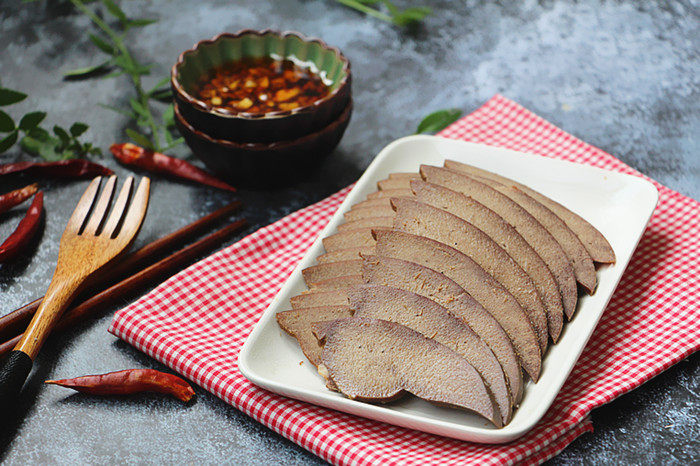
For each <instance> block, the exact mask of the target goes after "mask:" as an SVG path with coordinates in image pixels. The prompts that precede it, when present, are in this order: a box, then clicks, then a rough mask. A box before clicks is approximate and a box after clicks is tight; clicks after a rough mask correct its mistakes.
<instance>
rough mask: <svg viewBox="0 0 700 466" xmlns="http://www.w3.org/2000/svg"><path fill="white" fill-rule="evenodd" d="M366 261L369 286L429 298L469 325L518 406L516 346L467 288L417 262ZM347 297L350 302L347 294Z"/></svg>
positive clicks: (368, 258) (519, 383) (519, 381)
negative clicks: (490, 353)
mask: <svg viewBox="0 0 700 466" xmlns="http://www.w3.org/2000/svg"><path fill="white" fill-rule="evenodd" d="M362 259H363V264H362V278H363V280H364V281H365V282H366V283H367V284H369V285H385V286H390V287H393V288H399V289H401V290H406V291H410V292H412V293H416V294H419V295H421V296H425V297H426V298H429V299H431V300H433V301H435V302H436V303H438V304H439V305H440V306H442V307H444V308H445V309H447V310H448V311H449V312H450V314H452V315H454V316H455V317H458V318H460V319H462V320H463V321H464V322H466V324H467V325H469V327H470V328H471V329H472V330H473V331H474V333H476V334H477V335H478V336H479V338H481V339H482V340H483V341H484V342H485V343H486V344H487V345H488V346H489V348H491V351H493V353H494V354H495V355H496V358H497V359H498V362H499V363H500V365H501V367H502V368H503V372H504V373H505V375H506V381H507V383H508V385H509V389H510V392H511V395H512V397H511V399H512V400H513V401H514V403H515V404H517V403H519V402H520V400H521V399H522V395H523V380H522V371H521V369H520V363H519V362H518V357H517V355H516V354H515V349H514V348H513V343H512V342H511V341H510V338H508V334H507V333H506V332H505V330H503V327H501V324H499V323H498V321H497V320H496V319H494V317H493V316H492V315H491V314H489V312H488V311H487V310H486V309H484V307H483V306H482V305H481V304H479V303H478V302H477V301H476V300H475V299H474V298H472V297H471V296H470V295H469V294H468V293H467V292H466V291H465V290H464V288H462V287H461V286H459V285H458V284H457V283H456V282H454V281H453V280H451V279H450V278H448V277H447V276H445V275H443V274H442V273H440V272H437V271H435V270H433V269H430V268H428V267H424V266H422V265H419V264H416V263H414V262H408V261H404V260H401V259H395V258H391V257H384V256H374V255H366V256H363V258H362ZM345 298H346V300H347V293H346V294H345ZM345 302H347V301H344V302H341V304H345ZM328 304H331V303H330V302H329V303H328ZM333 304H335V303H333Z"/></svg>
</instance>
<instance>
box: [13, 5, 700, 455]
mask: <svg viewBox="0 0 700 466" xmlns="http://www.w3.org/2000/svg"><path fill="white" fill-rule="evenodd" d="M122 3H124V6H125V8H126V9H127V10H128V12H130V13H132V14H133V15H139V14H140V15H142V16H146V17H154V18H158V19H159V20H160V21H159V23H157V24H155V25H152V26H149V27H147V28H144V29H142V30H139V31H135V32H134V34H133V35H132V36H131V41H130V44H131V45H132V47H133V48H134V50H135V52H136V53H137V55H138V56H139V57H141V58H143V59H146V60H149V61H153V62H156V63H158V66H157V67H156V69H155V70H154V78H153V81H154V82H155V80H157V79H159V78H160V77H161V76H164V75H165V74H166V73H167V72H168V69H169V67H170V66H171V64H172V63H173V62H174V60H175V58H176V57H177V55H178V54H179V52H181V51H182V50H184V49H186V48H189V47H190V46H191V45H192V44H193V43H195V42H196V41H198V40H200V39H204V38H210V37H212V36H214V35H215V34H217V33H219V32H222V31H236V30H238V29H241V28H266V27H271V28H278V29H293V30H298V31H301V32H304V33H305V34H308V35H313V36H319V37H321V38H323V39H325V40H326V41H327V42H329V43H331V44H333V45H336V46H338V47H340V48H341V49H342V50H343V51H344V52H345V54H346V55H347V56H348V57H349V58H350V60H351V61H352V66H353V76H354V83H353V84H354V97H355V113H354V116H353V120H352V122H351V124H350V127H349V129H348V132H347V133H346V136H345V138H344V139H343V141H342V143H341V145H340V147H339V148H338V149H337V150H336V152H335V153H334V154H333V155H332V156H331V157H330V158H329V159H328V160H327V162H326V163H324V164H323V166H322V167H321V168H320V169H319V171H318V172H317V173H314V174H312V175H311V177H310V179H308V180H300V181H299V182H298V183H296V184H294V185H293V186H292V187H291V188H287V189H284V190H278V191H265V192H251V191H246V192H241V193H240V195H239V197H240V198H241V199H243V200H244V202H245V205H246V208H245V211H244V213H243V214H242V215H245V216H246V217H248V219H250V221H251V223H252V225H251V228H250V230H249V231H253V230H254V229H256V228H258V227H260V226H263V225H266V224H268V223H270V222H272V221H274V220H276V219H278V218H280V217H282V216H283V215H285V214H287V213H290V212H292V211H294V210H296V209H298V208H300V207H303V206H305V205H308V204H310V203H312V202H315V201H317V200H319V199H321V198H323V197H325V196H327V195H328V194H330V193H332V192H334V191H336V190H337V189H339V188H341V187H343V186H345V185H347V184H348V183H350V182H352V181H354V180H355V179H356V178H357V177H358V176H359V175H360V173H361V172H362V170H363V169H364V168H365V167H366V166H367V165H368V164H369V162H370V161H371V159H372V157H373V156H374V154H376V153H377V152H378V151H379V150H380V149H381V148H382V147H383V146H384V145H385V144H387V143H388V142H390V141H391V140H393V139H395V138H397V137H400V136H403V135H406V134H408V133H410V132H411V131H412V130H413V128H415V125H416V124H417V122H418V121H419V120H420V118H421V117H422V116H423V115H425V114H427V113H428V112H430V111H432V110H435V109H438V108H444V107H459V108H462V109H464V111H465V112H468V111H470V110H473V109H475V108H476V107H478V106H479V105H480V104H481V103H483V102H484V101H485V100H487V99H488V98H489V97H491V96H492V95H493V94H494V93H496V92H500V93H502V94H504V95H506V96H507V97H510V98H512V99H515V100H516V101H518V102H520V103H521V104H523V105H525V106H526V107H527V108H529V109H531V110H533V111H535V112H536V113H538V114H539V115H541V116H543V117H545V118H547V119H548V120H550V121H552V122H554V123H555V124H557V125H559V126H560V127H562V128H564V129H565V130H567V131H569V132H571V133H573V134H575V135H576V136H578V137H580V138H582V139H583V140H585V141H587V142H589V143H592V144H594V145H596V146H598V147H600V148H602V149H604V150H606V151H608V152H610V153H612V154H614V155H616V156H618V157H620V158H621V159H622V160H624V161H625V162H627V163H629V164H631V165H632V166H634V167H635V168H637V169H639V170H641V171H642V172H644V173H646V174H647V175H649V176H651V177H653V178H655V179H657V180H659V181H661V182H662V183H664V184H666V185H669V186H671V187H672V188H674V189H676V190H678V191H680V192H681V193H683V194H686V195H689V196H691V197H694V198H696V199H697V198H700V182H699V181H700V154H699V151H698V142H697V135H698V134H699V133H700V124H699V119H698V115H699V114H700V112H699V110H700V109H699V104H698V102H700V99H699V92H698V91H699V86H698V75H697V70H698V61H699V60H698V45H699V44H698V42H699V41H698V37H700V34H699V32H700V31H699V27H698V24H699V22H698V16H699V14H698V6H697V2H693V1H684V2H680V1H679V2H658V3H659V4H658V5H657V4H655V3H648V2H636V1H615V2H613V1H606V2H592V1H580V2H569V1H560V2H554V1H540V2H534V1H526V2H474V1H467V2H446V1H442V2H426V3H430V4H431V6H432V7H433V8H434V10H435V14H434V15H433V16H431V17H430V18H428V20H427V21H426V22H425V26H424V27H422V28H420V29H419V30H417V31H414V32H411V33H407V32H405V31H401V30H399V29H397V28H394V27H392V26H390V25H386V24H383V23H381V22H379V21H376V20H371V19H367V18H364V17H363V16H362V15H360V14H357V13H355V12H353V11H351V10H348V9H346V8H344V7H342V6H340V5H336V4H335V3H334V2H332V1H331V0H323V1H322V0H313V1H294V0H285V1H272V2H261V1H253V0H247V1H238V2H229V1H223V0H222V1H216V2H206V3H205V2H188V1H184V0H177V1H176V0H173V1H163V0H159V1H155V0H154V1H151V2H145V1H138V2H136V1H134V2H122ZM667 3H668V4H667ZM49 4H50V5H49ZM90 28H91V27H90V25H89V24H88V21H87V20H86V18H84V17H82V16H80V15H77V14H75V13H74V12H73V10H72V9H71V8H70V7H68V6H66V5H65V4H64V2H57V1H51V2H49V1H46V2H37V3H33V4H28V5H26V4H21V3H20V2H19V1H18V0H3V1H2V2H0V79H2V83H3V84H4V85H6V86H8V87H12V88H17V89H21V90H24V91H26V92H28V93H29V94H30V98H29V99H27V100H26V101H25V102H23V103H22V104H20V105H17V106H16V107H13V108H12V112H13V113H14V114H15V115H16V114H19V113H20V112H21V111H22V110H26V109H29V108H42V109H45V110H47V111H49V119H48V120H47V122H49V123H51V124H53V123H61V124H64V125H68V124H70V123H71V122H72V121H74V120H76V119H80V120H84V121H86V122H88V123H90V125H91V129H90V131H89V133H88V137H89V138H90V139H91V140H94V141H97V142H98V143H99V145H100V146H101V147H103V148H106V147H107V146H108V145H109V144H110V143H112V142H114V141H118V140H121V139H123V138H122V136H121V135H122V129H123V125H124V123H125V122H124V120H123V119H122V118H121V117H119V116H118V115H116V114H114V113H111V112H110V111H108V110H104V109H102V108H100V107H97V106H96V103H98V102H106V103H110V104H114V105H123V104H124V102H125V101H126V99H127V95H128V86H126V85H125V81H124V80H123V79H108V80H91V81H83V82H64V81H61V77H60V76H61V72H62V71H66V70H69V69H72V68H75V67H79V66H86V65H89V64H93V63H95V62H96V61H97V60H98V59H99V58H100V57H99V56H98V53H97V52H96V51H95V48H94V47H93V46H92V44H91V43H90V42H89V41H88V40H87V34H86V30H90ZM179 154H180V155H183V156H187V155H188V154H187V151H186V149H184V148H182V149H180V150H179ZM15 157H17V154H6V155H4V156H0V161H8V160H13V159H14V158H15ZM104 162H105V163H106V164H107V165H110V166H112V167H114V168H115V169H116V171H117V172H118V174H120V175H121V176H122V177H123V176H124V175H125V174H127V173H128V172H127V170H124V169H123V168H121V167H118V166H116V164H115V163H114V161H113V160H111V158H107V157H106V158H105V159H104ZM0 183H1V184H2V191H5V190H7V189H9V188H13V187H15V186H18V185H20V184H22V183H23V181H22V180H12V181H6V180H2V181H0ZM43 185H44V186H45V187H46V213H47V221H46V227H45V229H44V231H43V234H42V237H41V241H40V243H39V245H38V246H37V247H36V248H35V250H32V251H29V253H28V255H27V257H26V258H25V259H23V260H21V261H19V262H18V263H17V264H15V265H13V266H10V267H2V268H0V298H1V299H0V313H3V314H4V313H7V312H9V311H11V310H12V309H14V308H16V307H18V306H19V305H21V304H23V303H25V302H27V301H29V300H30V299H33V298H35V297H37V296H39V295H40V294H41V293H43V291H44V290H45V289H46V286H47V285H48V282H49V280H50V276H51V272H52V269H53V264H54V261H55V258H56V254H57V250H58V238H59V237H60V234H61V231H62V230H63V227H64V225H65V222H66V220H67V218H68V216H69V214H70V212H71V211H72V209H73V206H74V205H75V202H76V200H77V198H78V196H79V194H80V193H81V192H82V190H83V189H84V186H85V184H84V183H80V182H77V183H75V182H74V183H63V182H48V181H47V182H44V183H43ZM229 200H230V196H229V195H227V194H225V193H222V192H218V191H214V190H210V189H206V188H200V187H197V186H192V185H185V184H181V183H176V182H171V181H167V180H163V179H159V178H156V179H155V184H154V188H153V195H152V201H151V202H152V203H151V208H150V211H149V214H148V217H147V219H146V223H145V226H144V229H143V231H142V232H141V234H140V236H139V239H138V243H139V244H143V243H145V242H148V241H151V240H153V239H155V238H157V237H159V236H161V235H163V234H165V233H167V232H169V231H172V230H174V229H175V228H177V227H180V226H182V225H185V224H187V223H189V222H191V221H193V220H195V219H196V218H198V217H200V216H202V215H204V214H205V213H207V212H210V211H211V210H213V209H214V208H216V207H218V206H221V205H223V204H225V203H227V202H228V201H229ZM20 215H21V213H11V214H9V215H5V216H3V217H2V218H0V222H1V224H0V237H5V236H6V235H7V234H9V232H10V231H11V230H12V229H13V228H14V225H15V224H16V222H17V221H18V220H19V218H20ZM233 240H235V238H234V239H232V241H233ZM145 291H146V290H144V292H145ZM130 299H133V298H130ZM130 299H125V300H124V302H123V304H126V303H127V302H129V300H130ZM116 308H117V306H115V307H114V308H113V309H105V310H104V313H103V314H102V316H101V317H99V318H96V319H94V320H92V321H89V322H86V323H84V324H83V325H81V326H80V327H79V328H77V329H75V330H72V331H70V332H67V333H64V334H61V335H58V336H56V337H55V338H52V339H50V340H49V342H48V343H47V344H46V345H45V347H44V349H43V351H42V353H41V356H40V358H39V360H38V361H37V364H36V365H35V374H34V375H33V377H32V378H31V380H30V383H29V385H28V387H27V389H26V390H25V393H24V397H23V398H22V400H21V403H22V412H23V415H22V419H21V420H20V421H17V422H14V421H11V422H9V423H7V421H6V420H3V421H2V423H1V424H3V425H2V426H0V428H4V432H3V433H2V434H1V436H0V452H2V453H0V460H4V462H6V463H8V464H23V463H28V462H31V463H86V462H89V463H115V462H138V463H165V462H168V463H175V462H186V463H196V462H202V463H235V464H268V463H285V464H302V463H303V464H308V463H319V462H320V460H318V459H317V458H316V457H314V456H313V455H311V454H309V453H307V452H306V451H304V450H302V449H301V448H299V447H297V446H296V445H294V444H293V443H291V442H288V441H287V440H285V439H283V438H281V437H280V436H278V435H277V434H275V433H273V432H271V431H269V430H268V429H266V428H264V427H262V426H261V425H260V424H258V423H256V422H254V421H252V420H250V419H249V418H247V417H246V416H244V415H242V414H241V413H239V412H237V411H236V410H234V409H232V408H230V407H229V406H227V405H225V404H224V403H222V402H221V401H219V400H218V399H216V398H214V397H213V396H211V395H209V394H208V393H206V392H204V391H202V390H201V389H198V390H197V393H198V396H197V401H196V402H195V403H194V404H192V405H191V406H187V407H183V406H182V405H181V404H180V403H178V402H176V401H172V400H170V399H167V398H162V397H158V396H146V397H138V398H129V399H100V398H92V397H87V396H79V395H71V394H70V392H67V391H64V390H61V389H59V388H46V387H43V386H42V385H41V382H42V381H43V380H45V379H48V378H57V377H64V376H74V375H81V374H85V373H91V372H106V371H110V370H118V369H123V368H127V367H155V368H162V367H161V366H160V365H159V364H158V363H156V362H154V361H153V360H151V359H150V358H148V357H146V356H144V355H143V354H142V353H140V352H138V351H136V350H134V349H133V348H131V347H130V346H128V345H126V344H124V343H122V342H120V341H117V340H116V339H115V338H114V337H112V336H111V335H109V334H108V333H107V332H106V328H107V326H108V322H109V320H110V317H109V315H110V313H111V312H113V311H114V310H115V309H116ZM697 362H698V357H697V356H695V357H692V358H690V359H689V360H686V361H684V362H681V363H680V364H678V365H677V366H676V367H674V368H672V369H670V370H669V371H667V372H666V373H664V374H662V375H661V376H659V377H657V378H656V379H654V380H652V381H650V382H648V383H647V384H646V385H644V386H643V387H642V388H640V389H638V390H636V391H634V392H633V393H630V394H628V395H626V396H624V397H622V398H620V399H619V400H616V401H615V402H613V403H611V404H610V405H608V406H606V407H603V408H601V409H598V410H596V411H594V412H593V421H594V425H595V428H596V431H595V432H594V433H593V434H588V435H584V436H582V437H581V438H579V439H578V440H577V441H575V442H574V443H573V444H572V445H571V446H570V447H569V448H568V449H566V450H565V451H564V452H563V453H562V454H561V455H559V456H558V457H557V458H555V459H554V460H552V463H553V464H563V463H566V464H568V463H574V464H578V463H591V464H595V463H613V462H614V463H645V464H660V463H689V462H692V460H693V458H694V459H695V460H697V452H698V444H697V438H698V437H699V436H700V432H699V431H698V422H697V415H698V381H699V380H700V377H698V364H697Z"/></svg>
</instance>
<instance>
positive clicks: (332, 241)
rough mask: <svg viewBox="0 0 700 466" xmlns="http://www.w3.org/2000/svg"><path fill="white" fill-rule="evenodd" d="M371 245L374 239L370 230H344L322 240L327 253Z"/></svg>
mask: <svg viewBox="0 0 700 466" xmlns="http://www.w3.org/2000/svg"><path fill="white" fill-rule="evenodd" d="M387 200H388V199H387ZM373 244H374V238H373V237H372V229H371V228H359V229H357V230H345V231H341V232H339V233H336V234H334V235H331V236H327V237H325V238H323V247H324V248H325V250H326V251H327V252H333V251H337V250H339V249H350V248H361V247H366V246H372V245H373Z"/></svg>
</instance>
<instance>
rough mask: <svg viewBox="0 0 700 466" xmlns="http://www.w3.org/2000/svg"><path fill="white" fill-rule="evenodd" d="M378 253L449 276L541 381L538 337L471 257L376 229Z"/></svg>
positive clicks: (426, 240)
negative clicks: (486, 314) (496, 325)
mask: <svg viewBox="0 0 700 466" xmlns="http://www.w3.org/2000/svg"><path fill="white" fill-rule="evenodd" d="M374 234H375V237H376V238H377V245H376V247H375V251H376V252H375V254H377V255H379V256H384V257H393V258H396V259H402V260H405V261H409V262H414V263H416V264H420V265H422V266H424V267H428V268H430V269H433V270H435V271H437V272H440V273H442V274H444V275H446V276H447V277H448V278H450V279H452V280H454V281H455V282H456V283H457V284H459V286H461V287H462V288H464V290H465V291H466V292H467V293H469V295H471V296H472V297H473V298H474V299H476V300H477V301H478V302H479V304H481V305H482V306H483V307H484V308H485V309H486V310H487V311H488V312H489V313H490V314H491V315H492V316H493V317H494V318H495V319H496V320H497V321H498V323H499V324H501V327H503V329H504V330H505V331H506V333H507V334H508V337H509V338H510V340H511V342H512V343H513V347H514V348H515V350H516V353H517V355H518V360H519V361H520V365H521V366H522V368H523V369H525V372H527V374H528V375H529V376H530V377H531V378H532V379H533V380H534V381H537V379H538V378H539V375H540V370H541V365H542V359H541V353H540V347H539V344H538V341H537V334H536V333H535V331H534V329H533V328H532V324H531V323H530V321H529V319H528V318H527V316H526V315H525V312H524V311H523V309H522V307H520V305H519V304H518V302H517V301H516V299H515V298H514V297H513V295H511V294H510V293H509V292H508V291H507V290H506V289H505V288H503V285H501V284H500V283H499V282H498V281H496V279H494V278H493V277H492V276H491V275H489V274H488V273H486V272H485V271H484V269H482V268H481V267H480V266H479V265H478V264H477V263H476V262H474V261H473V260H472V259H471V258H470V257H469V256H466V255H465V254H463V253H461V252H459V251H457V250H456V249H454V248H452V247H449V246H447V245H445V244H442V243H440V242H438V241H435V240H432V239H429V238H424V237H421V236H416V235H411V234H408V233H404V232H401V231H396V230H380V229H378V230H375V231H374Z"/></svg>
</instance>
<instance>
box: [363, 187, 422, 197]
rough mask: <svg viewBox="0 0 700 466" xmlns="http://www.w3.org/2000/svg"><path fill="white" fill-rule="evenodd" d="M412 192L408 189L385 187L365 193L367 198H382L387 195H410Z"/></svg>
mask: <svg viewBox="0 0 700 466" xmlns="http://www.w3.org/2000/svg"><path fill="white" fill-rule="evenodd" d="M412 195H413V193H412V192H411V190H410V189H387V190H384V191H375V192H373V193H370V194H368V195H367V199H384V198H387V197H411V196H412Z"/></svg>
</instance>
